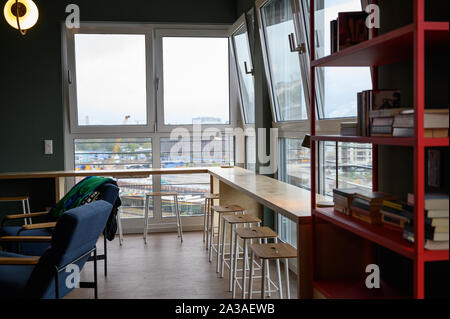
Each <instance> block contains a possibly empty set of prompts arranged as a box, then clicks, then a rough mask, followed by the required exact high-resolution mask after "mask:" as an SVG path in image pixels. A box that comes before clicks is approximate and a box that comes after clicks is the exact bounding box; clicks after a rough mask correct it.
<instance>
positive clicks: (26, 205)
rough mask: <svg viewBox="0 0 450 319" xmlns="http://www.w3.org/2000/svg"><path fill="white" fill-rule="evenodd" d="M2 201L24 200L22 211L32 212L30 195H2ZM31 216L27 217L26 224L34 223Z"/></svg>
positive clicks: (25, 212) (0, 199) (0, 198)
mask: <svg viewBox="0 0 450 319" xmlns="http://www.w3.org/2000/svg"><path fill="white" fill-rule="evenodd" d="M0 202H4V203H6V202H22V212H23V213H24V214H31V210H30V197H28V196H17V197H0ZM32 223H33V222H32V220H31V218H25V225H28V224H30V225H31V224H32Z"/></svg>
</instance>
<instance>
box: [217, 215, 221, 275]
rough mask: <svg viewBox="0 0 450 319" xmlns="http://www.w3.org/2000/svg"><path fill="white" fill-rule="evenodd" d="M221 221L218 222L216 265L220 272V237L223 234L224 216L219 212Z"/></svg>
mask: <svg viewBox="0 0 450 319" xmlns="http://www.w3.org/2000/svg"><path fill="white" fill-rule="evenodd" d="M218 219H219V223H218V234H217V266H216V273H219V270H220V269H219V267H220V252H221V251H220V249H221V247H220V237H221V235H222V216H221V215H220V214H219V218H218Z"/></svg>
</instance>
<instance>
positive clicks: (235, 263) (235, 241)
mask: <svg viewBox="0 0 450 319" xmlns="http://www.w3.org/2000/svg"><path fill="white" fill-rule="evenodd" d="M234 244H235V255H234V267H233V287H232V289H231V292H232V296H233V299H234V298H236V281H237V279H236V273H237V266H238V258H239V242H238V235H237V233H235V234H234Z"/></svg>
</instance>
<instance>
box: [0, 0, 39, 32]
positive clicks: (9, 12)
mask: <svg viewBox="0 0 450 319" xmlns="http://www.w3.org/2000/svg"><path fill="white" fill-rule="evenodd" d="M3 14H4V15H5V19H6V22H8V24H9V25H10V26H12V27H13V28H14V29H18V30H19V31H20V33H21V34H22V35H25V33H26V31H27V30H28V29H30V28H32V27H33V26H34V25H35V24H36V22H37V21H38V18H39V10H38V7H37V6H36V4H35V3H34V2H33V1H31V0H8V2H7V3H6V4H5V8H4V9H3Z"/></svg>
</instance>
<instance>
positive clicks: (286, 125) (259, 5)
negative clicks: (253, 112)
mask: <svg viewBox="0 0 450 319" xmlns="http://www.w3.org/2000/svg"><path fill="white" fill-rule="evenodd" d="M270 1H272V0H256V2H255V6H256V16H257V20H258V29H259V34H260V39H261V46H262V55H263V60H264V69H265V74H266V79H267V86H268V90H269V99H270V105H271V111H272V122H273V127H275V128H278V129H285V130H288V131H289V130H292V129H294V130H295V128H298V127H302V128H303V130H306V127H305V126H306V125H309V124H308V123H309V118H310V114H311V112H310V90H309V82H308V80H307V78H306V73H305V72H306V68H307V65H305V64H304V62H305V61H306V60H307V59H308V57H307V56H306V54H299V64H300V70H299V71H300V73H301V78H302V84H303V93H304V95H305V107H306V119H303V120H293V121H278V119H277V110H276V107H275V101H274V93H275V92H274V90H273V87H272V75H271V71H270V67H269V56H268V52H267V48H268V46H267V41H266V33H265V30H264V25H263V20H262V14H261V10H262V9H263V7H264V6H265V5H266V4H267V3H268V2H270ZM293 9H294V8H293V7H292V3H291V10H293ZM292 13H293V21H294V29H295V30H297V25H298V23H296V18H295V12H294V10H293V12H292ZM295 35H296V39H297V41H298V39H299V37H298V31H296V32H295ZM286 41H288V38H287V37H286ZM302 42H303V41H302ZM299 43H301V42H299ZM292 54H298V53H297V52H292Z"/></svg>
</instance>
